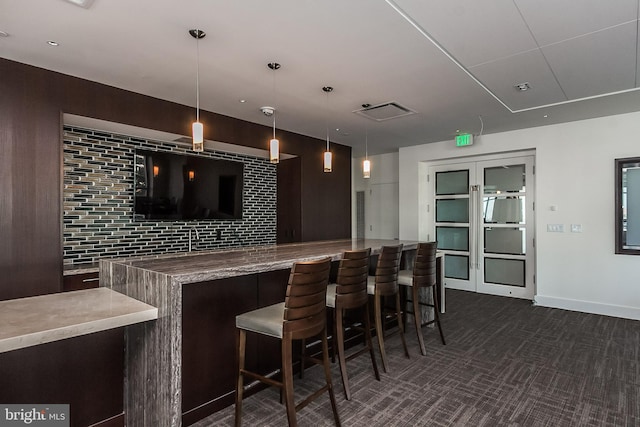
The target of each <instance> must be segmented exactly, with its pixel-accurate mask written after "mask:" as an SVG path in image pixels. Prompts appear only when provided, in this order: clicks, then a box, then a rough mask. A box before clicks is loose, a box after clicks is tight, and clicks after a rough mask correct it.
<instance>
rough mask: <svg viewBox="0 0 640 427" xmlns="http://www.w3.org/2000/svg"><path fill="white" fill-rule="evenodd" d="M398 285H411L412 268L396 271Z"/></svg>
mask: <svg viewBox="0 0 640 427" xmlns="http://www.w3.org/2000/svg"><path fill="white" fill-rule="evenodd" d="M398 285H404V286H413V270H400V271H398Z"/></svg>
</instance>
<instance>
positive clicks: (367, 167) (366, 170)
mask: <svg viewBox="0 0 640 427" xmlns="http://www.w3.org/2000/svg"><path fill="white" fill-rule="evenodd" d="M362 177H363V178H371V162H370V161H369V135H368V129H367V128H365V129H364V161H363V162H362Z"/></svg>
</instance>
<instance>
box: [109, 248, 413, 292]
mask: <svg viewBox="0 0 640 427" xmlns="http://www.w3.org/2000/svg"><path fill="white" fill-rule="evenodd" d="M401 243H402V244H403V245H404V246H405V248H406V249H415V248H416V247H417V242H416V241H403V240H380V239H343V240H324V241H316V242H303V243H288V244H280V245H269V246H253V247H244V248H234V249H232V250H230V249H221V250H215V251H203V252H191V253H181V254H173V255H158V256H152V257H148V256H147V257H143V258H124V259H110V260H101V265H102V263H107V264H109V263H116V264H125V265H127V266H131V267H135V268H140V269H144V270H150V271H154V272H157V273H161V274H166V275H168V276H171V277H172V278H173V280H174V282H176V283H182V284H187V283H196V282H203V281H207V280H216V279H221V278H227V277H234V276H241V275H245V274H253V273H260V272H264V271H272V270H282V269H286V268H291V266H292V265H293V263H294V262H296V261H309V260H317V259H321V258H325V257H331V258H332V259H333V260H339V259H340V258H341V256H342V253H343V252H344V251H347V250H354V249H364V248H371V253H372V254H375V253H377V252H378V251H379V250H380V247H382V246H392V245H398V244H401Z"/></svg>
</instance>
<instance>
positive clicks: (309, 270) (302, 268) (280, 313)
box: [235, 258, 340, 426]
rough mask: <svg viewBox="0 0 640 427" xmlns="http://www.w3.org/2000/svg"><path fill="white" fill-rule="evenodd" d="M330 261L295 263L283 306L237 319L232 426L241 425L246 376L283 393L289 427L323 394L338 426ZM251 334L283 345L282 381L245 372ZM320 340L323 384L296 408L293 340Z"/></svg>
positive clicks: (255, 311)
mask: <svg viewBox="0 0 640 427" xmlns="http://www.w3.org/2000/svg"><path fill="white" fill-rule="evenodd" d="M330 268H331V259H330V258H325V259H322V260H319V261H306V262H297V263H295V264H294V265H293V267H292V269H291V274H290V275H289V284H288V286H287V293H286V298H285V301H284V302H283V303H279V304H274V305H271V306H268V307H264V308H260V309H257V310H253V311H250V312H247V313H244V314H241V315H239V316H236V329H237V331H238V335H237V337H238V373H237V385H236V408H235V409H236V411H235V425H236V426H240V425H241V417H242V393H243V387H244V385H243V377H245V376H248V377H251V378H254V379H257V380H259V381H261V382H264V383H266V384H269V385H272V386H276V387H279V388H280V389H281V390H282V393H283V396H284V400H285V404H286V408H287V419H288V421H289V426H296V425H297V420H296V411H298V410H300V409H302V408H304V407H305V406H307V404H309V403H310V402H311V401H312V400H313V399H315V398H316V397H318V396H320V395H321V394H322V393H324V392H325V391H328V392H329V400H330V401H331V408H332V410H333V417H334V420H335V424H336V425H337V426H339V425H340V418H339V416H338V410H337V406H336V400H335V395H334V392H333V385H332V383H331V371H330V367H329V347H328V344H327V329H326V325H327V317H326V293H327V284H328V282H329V271H330ZM247 331H249V332H254V333H259V334H263V335H267V336H271V337H274V338H278V339H280V340H281V343H282V381H276V380H273V379H271V378H267V377H265V376H263V375H260V374H258V373H255V372H251V371H248V370H246V369H245V366H244V365H245V349H246V333H247ZM317 335H320V336H321V339H322V360H321V361H320V360H314V361H315V362H316V363H320V364H322V365H323V366H324V374H325V380H326V383H325V385H324V386H322V387H321V388H320V389H319V390H317V391H316V392H314V393H312V394H311V395H310V396H308V397H307V398H306V399H305V400H303V401H302V402H300V403H299V404H297V405H296V404H295V402H294V395H293V357H292V348H291V344H292V341H293V340H299V339H305V338H311V337H315V336H317Z"/></svg>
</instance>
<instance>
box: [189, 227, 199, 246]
mask: <svg viewBox="0 0 640 427" xmlns="http://www.w3.org/2000/svg"><path fill="white" fill-rule="evenodd" d="M191 232H194V233H195V235H196V241H199V240H200V235H199V234H198V230H197V229H196V228H195V227H191V228H189V252H191V249H192V245H191V242H192V241H193V239H192V238H191Z"/></svg>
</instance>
